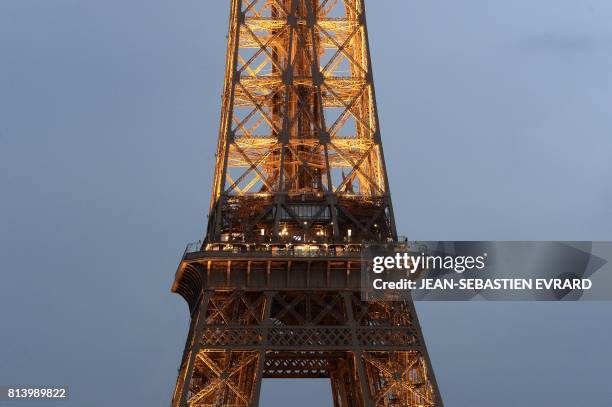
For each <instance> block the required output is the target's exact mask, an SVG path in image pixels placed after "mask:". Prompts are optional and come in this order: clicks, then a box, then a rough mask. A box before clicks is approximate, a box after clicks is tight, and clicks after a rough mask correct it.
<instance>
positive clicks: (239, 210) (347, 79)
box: [208, 0, 395, 241]
mask: <svg viewBox="0 0 612 407" xmlns="http://www.w3.org/2000/svg"><path fill="white" fill-rule="evenodd" d="M388 192H389V191H388V184H387V179H386V172H385V167H384V158H383V153H382V147H381V144H380V132H379V126H378V118H377V111H376V103H375V95H374V88H373V83H372V69H371V62H370V55H369V48H368V41H367V30H366V26H365V14H364V5H363V3H362V1H361V0H344V1H337V0H336V1H330V0H234V1H233V2H232V14H231V21H230V34H229V36H228V57H227V67H226V79H225V87H224V96H223V106H222V115H221V126H220V134H219V144H218V151H217V168H216V172H215V182H214V191H213V196H212V201H211V214H212V215H213V216H212V218H211V219H212V224H211V225H210V228H209V235H208V238H209V240H211V241H215V240H217V241H218V240H220V239H222V238H223V239H225V240H232V239H236V238H240V239H244V238H249V237H251V236H252V235H256V234H257V233H256V232H259V231H260V230H264V232H263V235H264V236H266V237H268V238H269V239H272V240H279V239H280V240H282V239H287V237H288V236H290V237H295V236H298V235H299V234H296V231H298V232H300V234H302V235H306V236H305V237H303V239H309V238H311V237H312V238H315V239H317V238H318V239H321V237H322V236H326V237H327V239H328V240H330V239H335V240H338V239H339V238H342V237H352V238H353V239H357V238H360V239H361V240H376V239H377V238H380V237H381V236H382V237H383V238H387V237H393V236H394V235H395V231H394V226H393V225H392V223H393V220H392V211H391V207H390V200H389V199H388V196H389V193H388ZM296 199H297V202H301V203H304V202H308V203H309V204H310V205H311V206H312V208H313V210H314V212H317V214H316V215H315V214H311V216H309V217H308V219H305V223H304V222H303V221H302V220H301V219H300V218H301V216H300V213H298V212H300V210H299V209H298V208H295V205H291V202H296ZM247 203H248V204H247ZM355 205H361V206H362V207H363V209H362V212H363V213H359V212H357V213H355V211H354V210H353V209H352V207H354V206H355ZM377 209H381V210H380V211H378V210H377ZM321 215H323V216H324V217H326V219H325V221H324V222H318V221H317V220H319V221H320V220H321V219H320V217H321ZM332 218H334V219H336V222H335V225H334V224H333V221H332ZM254 219H257V221H253V220H254ZM348 229H351V232H348V236H346V235H347V231H348ZM302 232H303V233H302ZM343 235H344V236H343Z"/></svg>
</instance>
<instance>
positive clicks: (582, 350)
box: [0, 0, 612, 407]
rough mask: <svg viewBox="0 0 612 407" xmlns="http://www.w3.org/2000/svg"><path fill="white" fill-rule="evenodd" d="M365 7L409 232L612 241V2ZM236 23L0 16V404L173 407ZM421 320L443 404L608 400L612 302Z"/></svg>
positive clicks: (389, 154)
mask: <svg viewBox="0 0 612 407" xmlns="http://www.w3.org/2000/svg"><path fill="white" fill-rule="evenodd" d="M367 4H368V23H369V30H370V37H371V47H372V53H373V61H374V73H375V82H376V87H377V96H378V103H379V111H380V114H381V122H382V133H383V142H384V147H385V153H386V158H387V166H388V169H389V175H390V179H391V188H392V191H393V198H394V204H395V209H396V216H397V218H398V219H397V220H398V223H399V226H400V230H401V231H402V233H403V234H406V235H408V236H409V237H410V238H412V239H421V240H444V239H448V240H451V239H457V240H466V239H480V240H496V239H554V240H563V239H573V240H577V239H584V240H596V239H600V240H612V181H611V174H612V159H611V158H610V154H611V153H610V152H611V151H612V115H611V114H610V106H611V104H612V3H611V2H609V1H606V0H537V1H533V0H512V1H501V0H495V1H493V0H479V1H477V0H455V1H441V0H427V1H425V0H410V1H406V0H378V1H376V0H370V1H369V3H367ZM228 5H229V2H228V1H219V0H217V1H206V0H200V1H195V0H184V1H180V2H176V1H170V0H165V1H162V0H147V1H144V0H132V1H124V0H122V1H119V0H105V1H84V0H2V1H1V2H0V273H2V279H1V280H0V321H2V327H1V328H0V385H2V384H19V385H22V384H23V385H25V384H68V385H70V386H71V391H72V401H71V402H70V403H63V404H61V405H74V406H109V405H121V406H124V405H125V406H127V405H137V406H140V405H151V406H157V405H160V406H162V405H167V404H168V400H169V397H170V395H171V391H172V387H173V385H174V380H175V378H176V369H177V367H178V363H179V358H180V355H181V351H182V347H183V345H184V339H185V335H186V333H187V324H188V320H187V318H188V315H187V314H188V313H187V308H186V306H185V304H184V303H183V301H182V299H181V298H180V297H179V296H177V295H172V294H170V292H169V287H170V284H171V281H172V279H173V274H174V271H175V269H176V266H177V264H178V261H179V258H180V255H181V253H182V250H183V249H184V245H185V243H187V242H188V241H191V240H197V239H198V238H199V237H200V236H201V234H202V232H203V230H204V222H205V212H206V209H207V206H208V199H209V193H210V185H211V179H212V175H211V172H210V171H211V169H212V168H213V165H214V164H213V161H212V159H213V150H214V146H215V144H216V137H217V126H218V113H219V108H220V92H221V85H222V75H223V66H224V56H225V45H226V44H225V35H226V29H227V12H228V8H229V7H228ZM417 308H418V310H419V316H420V319H421V323H422V325H423V329H424V331H425V335H426V338H427V342H428V346H429V350H430V353H431V357H432V360H433V363H434V366H435V368H436V374H437V377H438V381H439V384H440V386H441V389H442V392H443V395H444V398H445V401H446V404H447V405H448V406H450V407H452V406H475V407H478V406H483V407H484V406H491V405H494V406H498V407H511V406H516V405H519V404H520V405H525V406H556V407H561V406H568V407H569V406H575V405H589V406H594V407H596V406H601V407H604V406H610V405H612V390H610V386H609V378H610V376H611V375H612V367H611V363H610V361H611V360H612V344H611V343H612V342H611V341H610V334H611V333H612V332H611V328H610V326H611V323H612V304H610V303H419V304H417ZM275 383H280V382H271V383H268V382H266V384H265V387H264V398H265V403H264V406H272V407H275V406H284V405H286V403H285V402H283V400H286V398H287V397H291V399H290V400H291V405H292V406H293V407H300V406H311V405H317V406H319V405H321V406H326V405H330V404H329V403H328V402H327V401H325V402H324V401H323V400H327V398H328V396H329V385H328V384H327V383H316V382H314V383H310V384H309V382H306V384H305V385H299V386H298V385H296V384H295V383H293V382H287V383H283V385H278V384H277V385H275ZM301 383H302V382H301ZM296 395H297V397H296ZM283 398H285V399H283ZM525 399H527V400H528V401H526V402H524V400H525ZM272 400H274V401H272ZM521 400H523V402H521ZM325 403H327V404H325ZM19 405H22V404H19Z"/></svg>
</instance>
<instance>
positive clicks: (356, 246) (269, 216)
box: [172, 0, 442, 407]
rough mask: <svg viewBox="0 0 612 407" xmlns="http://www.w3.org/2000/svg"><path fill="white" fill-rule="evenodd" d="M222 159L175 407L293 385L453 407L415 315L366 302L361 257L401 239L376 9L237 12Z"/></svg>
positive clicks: (187, 261)
mask: <svg viewBox="0 0 612 407" xmlns="http://www.w3.org/2000/svg"><path fill="white" fill-rule="evenodd" d="M216 158H217V165H216V170H215V177H214V185H213V192H212V198H211V203H210V212H209V223H208V229H207V232H206V238H205V240H204V242H201V243H198V244H195V245H191V246H189V247H188V249H187V250H186V251H185V255H184V257H183V259H182V261H181V263H180V265H179V268H178V271H177V274H176V280H175V282H174V285H173V288H172V289H173V291H174V292H177V293H179V294H180V295H182V296H183V297H184V298H185V300H186V301H187V303H188V304H189V309H190V311H191V326H190V330H189V334H188V338H187V343H186V346H185V351H184V354H183V359H182V362H181V366H180V371H179V376H178V380H177V384H176V389H175V392H174V395H173V398H172V404H173V405H174V406H186V405H189V406H211V407H213V406H214V407H217V406H236V407H238V406H245V407H247V406H257V405H259V394H260V388H261V382H262V379H263V378H278V377H284V378H329V379H331V386H332V393H333V399H334V405H335V406H336V407H340V406H342V407H345V406H346V407H370V406H442V400H441V398H440V395H439V392H438V389H437V386H436V382H435V378H434V374H433V371H432V369H431V365H430V362H429V357H428V355H427V351H426V348H425V344H424V341H423V337H422V333H421V329H420V326H419V323H418V320H417V317H416V313H415V310H414V306H413V303H412V302H411V301H402V302H399V301H398V302H367V303H366V302H362V301H361V299H360V293H359V290H360V273H361V264H362V260H361V246H362V244H363V243H365V242H393V241H397V239H398V236H397V232H396V228H395V221H394V216H393V208H392V206H391V198H390V193H389V184H388V182H387V174H386V169H385V162H384V157H383V150H382V146H381V139H380V131H379V123H378V114H377V110H376V101H375V93H374V86H373V82H372V64H371V61H370V53H369V48H368V33H367V28H366V20H365V8H364V4H363V0H344V1H342V0H231V12H230V23H229V35H228V51H227V64H226V69H225V85H224V89H223V102H222V110H221V124H220V130H219V141H218V146H217V154H216Z"/></svg>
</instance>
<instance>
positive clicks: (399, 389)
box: [173, 290, 441, 407]
mask: <svg viewBox="0 0 612 407" xmlns="http://www.w3.org/2000/svg"><path fill="white" fill-rule="evenodd" d="M414 315H415V313H414V309H413V307H412V303H411V302H409V301H406V302H371V303H364V302H361V300H360V297H359V294H358V293H356V292H353V291H314V290H311V291H259V292H249V291H239V290H234V291H226V292H222V291H204V293H203V295H202V296H201V299H200V301H199V306H198V307H197V313H196V315H194V318H193V323H192V330H191V333H190V338H189V341H188V344H187V348H186V350H185V355H184V358H183V364H182V366H181V370H180V374H179V382H178V384H177V387H176V391H175V394H174V399H173V403H174V405H179V406H183V405H189V406H236V407H238V406H241V407H248V406H257V405H258V402H259V393H260V388H261V380H262V378H314V377H316V378H330V379H331V384H332V390H333V397H334V405H335V406H355V407H362V406H363V407H366V406H439V405H441V402H440V401H439V400H440V398H439V395H438V393H437V390H436V389H437V388H436V386H435V379H434V378H433V375H432V374H431V372H430V370H429V369H428V362H427V352H426V349H425V347H424V343H423V338H422V336H421V334H420V328H419V326H418V321H416V319H414V318H413V316H414ZM189 379H190V380H189Z"/></svg>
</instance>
